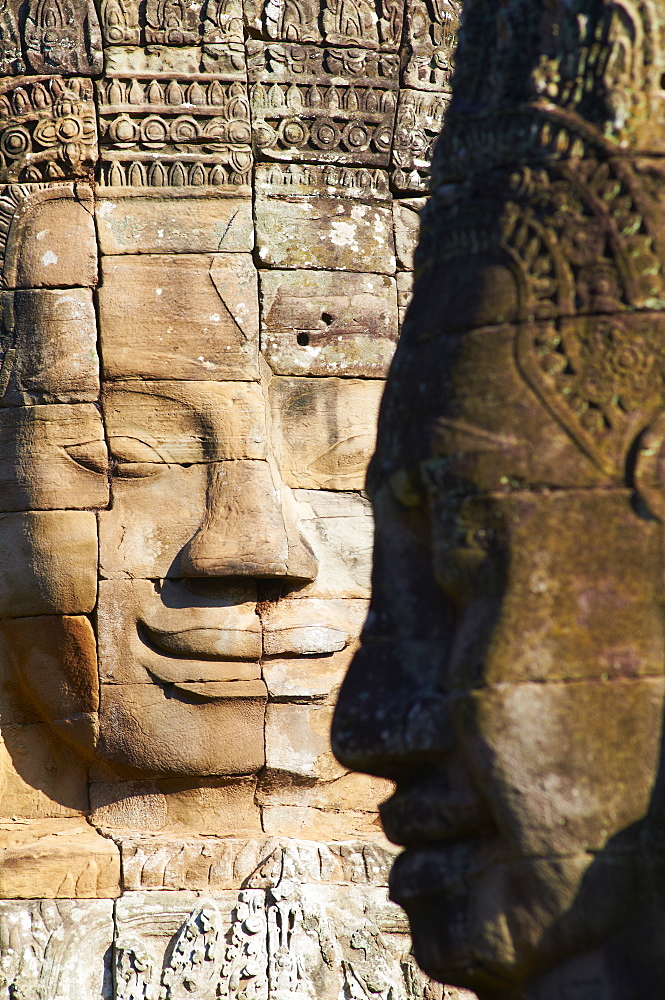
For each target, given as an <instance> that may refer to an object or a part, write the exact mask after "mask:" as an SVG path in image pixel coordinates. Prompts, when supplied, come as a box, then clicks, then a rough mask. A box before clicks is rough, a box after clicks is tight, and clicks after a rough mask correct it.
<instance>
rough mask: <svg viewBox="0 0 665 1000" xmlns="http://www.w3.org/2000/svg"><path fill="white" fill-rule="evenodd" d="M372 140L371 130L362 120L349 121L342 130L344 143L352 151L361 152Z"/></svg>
mask: <svg viewBox="0 0 665 1000" xmlns="http://www.w3.org/2000/svg"><path fill="white" fill-rule="evenodd" d="M369 142H370V130H369V129H368V128H367V127H366V126H365V125H363V123H362V122H349V124H348V125H347V126H346V128H345V129H344V131H343V132H342V145H343V146H344V148H345V149H348V150H349V152H351V153H361V152H363V151H364V150H366V149H367V147H368V146H369Z"/></svg>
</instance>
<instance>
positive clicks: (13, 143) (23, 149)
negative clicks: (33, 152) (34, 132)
mask: <svg viewBox="0 0 665 1000" xmlns="http://www.w3.org/2000/svg"><path fill="white" fill-rule="evenodd" d="M31 145H32V144H31V142H30V133H29V132H28V130H27V129H25V128H8V129H6V130H5V131H4V132H3V133H2V138H0V149H2V152H3V154H4V156H5V157H6V158H7V159H8V160H17V159H18V158H19V157H21V156H25V154H26V153H29V152H30V149H31Z"/></svg>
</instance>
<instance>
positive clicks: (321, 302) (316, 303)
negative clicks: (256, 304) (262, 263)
mask: <svg viewBox="0 0 665 1000" xmlns="http://www.w3.org/2000/svg"><path fill="white" fill-rule="evenodd" d="M261 300H262V302H261V307H262V308H261V350H262V352H263V355H264V357H265V358H266V360H267V361H268V364H269V365H270V367H271V368H272V370H273V371H274V372H275V373H276V374H277V375H342V376H346V377H349V378H350V377H352V376H362V377H364V378H371V377H373V378H379V377H381V376H383V375H385V373H386V371H387V369H388V365H389V364H390V360H391V358H392V356H393V352H394V350H395V341H396V340H397V301H396V287H395V281H394V279H393V278H388V277H386V276H385V275H368V274H351V273H349V272H342V273H341V274H340V273H337V272H335V271H264V272H263V273H262V275H261Z"/></svg>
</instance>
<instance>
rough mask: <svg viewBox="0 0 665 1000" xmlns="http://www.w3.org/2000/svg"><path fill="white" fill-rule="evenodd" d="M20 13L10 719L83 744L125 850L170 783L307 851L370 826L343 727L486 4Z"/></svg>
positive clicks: (94, 793) (12, 33)
mask: <svg viewBox="0 0 665 1000" xmlns="http://www.w3.org/2000/svg"><path fill="white" fill-rule="evenodd" d="M19 6H20V5H19V3H18V2H15V0H8V3H6V4H3V5H0V28H1V32H0V183H1V184H2V190H1V191H0V215H1V216H2V225H1V226H0V229H1V231H2V246H1V248H0V250H1V252H2V261H3V277H4V285H3V287H4V292H3V296H4V298H3V307H4V310H3V324H4V325H3V340H2V347H3V352H2V358H3V360H4V365H3V368H2V375H1V376H0V390H2V403H1V405H0V509H1V512H2V521H0V549H2V551H3V552H4V553H6V554H8V555H9V554H10V553H11V558H6V559H5V560H4V565H5V571H4V579H3V580H2V581H0V584H1V585H0V620H1V622H2V624H1V625H0V632H1V633H2V649H3V658H4V662H5V664H6V667H5V673H6V675H7V677H6V686H7V690H8V692H11V697H10V694H9V693H8V694H7V698H8V699H9V704H10V709H8V710H7V712H6V713H5V714H3V715H2V718H3V719H7V720H9V723H10V724H12V725H14V724H16V725H18V726H37V727H41V729H40V733H43V732H44V731H45V726H47V727H48V730H49V731H50V732H52V731H55V732H56V734H57V739H58V740H64V742H65V743H66V744H67V745H68V746H69V747H70V748H71V749H72V750H73V751H74V757H75V765H73V766H75V767H81V766H84V767H88V768H89V769H90V770H89V774H90V780H91V782H92V785H91V789H92V790H91V798H92V805H93V807H94V806H95V805H98V806H99V807H100V809H101V810H102V811H103V817H102V818H100V819H99V822H100V823H102V822H103V823H107V824H108V823H110V825H113V822H115V820H116V819H117V818H118V817H117V815H116V813H113V815H111V813H110V812H109V809H107V808H106V807H107V805H108V804H109V801H110V802H111V805H112V806H113V808H115V805H114V803H116V801H121V802H124V801H125V798H124V797H126V796H129V797H131V796H132V795H134V793H135V792H136V789H138V790H139V791H137V792H136V795H137V796H138V797H139V798H140V796H141V795H142V794H143V792H144V791H145V792H146V794H147V795H150V794H152V791H151V789H153V790H154V788H156V787H157V786H156V785H154V782H162V784H160V785H159V789H160V794H161V790H162V789H165V788H166V789H168V790H170V789H172V787H174V786H173V784H171V785H169V784H168V782H171V783H173V782H176V783H177V782H178V781H180V782H181V783H183V782H184V783H185V784H187V782H189V785H188V788H189V787H191V788H193V787H195V786H197V782H198V783H202V787H203V786H204V785H205V786H206V787H213V785H214V787H215V789H218V788H221V787H222V785H224V781H225V779H233V781H235V779H238V781H239V783H238V787H240V786H242V788H244V789H245V792H243V795H245V800H244V801H245V804H246V806H247V811H246V813H247V814H249V813H251V815H252V817H253V819H252V822H251V823H250V824H249V826H250V828H251V829H257V828H258V826H259V819H258V816H259V807H258V806H257V802H258V801H259V799H260V801H261V806H260V808H261V809H263V811H264V815H263V819H262V820H261V823H262V828H263V829H264V830H270V829H271V826H270V823H271V821H269V819H268V813H269V811H270V810H271V809H272V810H273V811H274V812H273V814H271V815H274V817H275V819H274V826H275V828H278V829H279V831H280V832H281V833H284V834H289V833H297V834H300V833H302V832H303V831H310V832H313V833H314V835H316V836H318V835H319V834H320V835H322V836H328V835H331V836H333V835H334V836H338V835H345V836H346V835H348V834H349V833H351V832H352V831H354V830H356V829H358V830H365V829H366V828H367V827H372V824H373V823H374V820H373V819H372V815H371V810H372V807H371V806H370V805H369V804H368V798H367V793H366V789H367V788H368V787H369V786H370V783H368V782H367V781H363V782H360V783H359V782H358V781H357V780H356V779H355V777H354V776H352V775H348V774H345V772H344V770H343V769H341V768H339V766H338V765H337V764H336V763H335V762H334V760H333V759H332V756H331V754H330V750H329V744H328V730H329V721H330V716H331V714H332V702H333V700H334V694H335V690H336V687H337V686H338V684H339V682H340V680H341V676H342V673H343V671H344V669H345V667H346V666H347V664H348V661H349V658H350V656H351V654H352V652H353V649H354V647H355V644H356V643H357V639H358V635H359V632H360V629H361V626H362V621H363V619H364V616H365V613H366V607H367V598H368V596H369V550H370V541H371V517H370V511H369V504H368V501H367V500H366V498H365V497H364V496H363V495H362V492H361V491H362V488H363V484H364V471H365V467H366V463H367V459H368V456H369V454H370V452H371V449H372V447H373V442H374V428H375V421H376V415H377V410H378V403H379V398H380V395H381V391H382V388H383V378H384V376H385V373H386V371H387V367H388V364H389V362H390V359H391V357H392V353H393V350H394V346H395V342H396V340H397V334H398V325H399V316H400V311H401V310H402V308H403V306H404V305H405V303H406V300H407V299H408V296H409V294H410V283H411V272H412V268H413V261H412V254H413V247H414V244H415V239H416V233H417V226H418V212H419V209H420V207H421V206H422V202H423V200H424V199H423V195H424V192H425V190H426V186H427V180H426V178H427V171H428V165H429V154H430V151H431V146H432V143H433V140H434V137H435V135H436V133H437V131H438V128H439V126H440V123H441V121H442V116H443V112H444V109H445V107H446V104H447V100H448V92H449V85H450V73H451V64H452V52H453V48H454V35H455V29H456V25H457V16H458V9H459V4H458V3H457V2H456V0H455V2H445V3H443V4H441V5H438V6H436V8H435V7H431V8H430V7H427V6H426V5H425V4H423V3H421V2H420V0H415V2H412V3H411V4H410V5H409V4H405V3H402V2H392V0H391V2H386V3H380V4H374V3H369V2H367V0H354V2H353V3H348V4H345V5H342V6H340V5H339V4H333V3H329V2H328V0H321V2H317V3H311V2H310V0H302V2H298V3H296V4H291V5H288V6H287V7H285V8H284V9H283V10H277V9H276V8H275V7H274V5H271V4H270V3H265V4H262V3H259V4H256V3H250V2H246V3H244V4H243V3H241V2H237V0H232V2H230V3H224V4H221V3H212V2H209V3H201V2H198V0H197V2H194V3H188V4H182V3H179V2H177V3H162V2H152V0H150V2H149V3H147V4H144V3H141V4H138V3H136V2H135V0H100V2H99V3H95V2H93V0H86V2H85V3H81V4H78V3H77V4H74V3H72V2H71V0H58V2H55V0H53V2H51V0H46V2H45V3H44V2H39V3H38V2H36V0H35V3H29V4H27V6H26V5H23V6H25V7H26V9H25V10H23V7H21V9H20V10H19ZM407 7H408V10H407ZM405 26H406V27H405ZM403 29H405V30H406V35H404V30H403ZM403 38H407V39H408V44H407V45H406V49H405V50H404V51H405V52H406V55H407V57H406V58H405V60H403V65H402V64H401V63H400V58H399V52H400V47H401V46H402V41H403ZM21 732H23V730H21ZM295 733H297V734H298V736H297V737H296V736H295V735H293V738H292V736H291V735H290V734H295ZM49 738H50V737H49ZM294 745H295V752H294ZM16 760H19V758H18V757H16ZM15 763H16V761H15V760H14V759H12V764H15ZM262 769H264V770H263V771H262V774H263V778H262V781H263V779H265V781H264V786H265V787H264V790H262V791H260V792H259V794H258V795H255V793H256V778H255V776H256V775H257V773H258V772H259V771H261V770H262ZM19 770H20V768H19ZM79 773H80V772H79ZM252 776H253V777H252ZM248 777H250V778H252V780H250V781H244V779H245V778H248ZM333 779H334V780H333ZM29 780H30V779H29ZM150 781H152V782H153V785H150V787H148V784H146V782H147V783H149V782H150ZM132 782H134V784H132ZM215 782H216V783H217V784H215ZM142 783H143V784H142ZM206 783H207V784H206ZM307 783H308V784H307ZM81 784H82V793H81V797H80V800H81V801H84V800H85V797H86V795H87V785H86V784H85V782H82V783H81ZM231 784H232V782H230V784H229V787H230V785H231ZM305 785H307V789H309V791H305ZM53 786H54V788H53V789H52V793H53V794H54V795H55V796H56V798H57V796H58V795H59V794H60V792H59V790H57V789H58V788H59V783H58V781H56V780H55V779H54V781H53ZM120 786H122V787H120ZM178 787H180V786H178ZM224 787H226V785H224ZM146 790H147V791H146ZM78 802H79V800H77V803H78ZM100 803H101V805H100ZM109 808H110V807H109ZM123 808H124V807H123ZM347 809H348V810H349V811H350V812H349V815H351V814H353V818H352V819H348V820H347V818H345V816H344V815H343V811H344V810H347ZM104 810H106V811H104ZM111 812H112V810H111ZM130 812H131V810H130ZM148 812H149V810H148ZM120 813H121V815H120V819H119V822H120V821H122V822H124V821H125V820H126V819H127V813H126V811H125V812H123V811H122V809H120ZM136 814H137V815H138V813H136ZM100 815H101V814H100ZM131 815H132V817H134V815H135V813H132V814H131ZM206 815H210V816H211V815H212V808H211V809H210V811H209V813H208V814H206ZM243 817H244V818H246V815H245V814H243V816H241V817H240V818H238V816H237V815H235V814H234V816H233V817H232V818H227V820H225V822H226V824H227V825H226V827H224V830H222V831H221V832H225V831H227V830H228V829H230V828H232V827H234V828H240V827H241V826H242V825H243V823H244V818H243ZM98 818H99V817H98ZM141 822H142V823H143V825H144V826H145V827H146V828H149V829H151V828H152V826H151V823H152V824H153V826H154V823H153V820H152V819H151V818H150V816H149V815H148V818H147V819H145V818H142V820H141ZM155 822H156V821H155ZM178 822H179V821H178ZM196 822H198V819H197V818H194V819H193V820H192V824H195V823H196ZM206 822H208V820H207V819H206ZM222 826H224V824H222ZM217 832H219V831H217Z"/></svg>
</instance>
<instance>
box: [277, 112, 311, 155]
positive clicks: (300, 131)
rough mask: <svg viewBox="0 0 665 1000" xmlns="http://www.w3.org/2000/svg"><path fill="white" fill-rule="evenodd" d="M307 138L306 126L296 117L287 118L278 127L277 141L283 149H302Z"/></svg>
mask: <svg viewBox="0 0 665 1000" xmlns="http://www.w3.org/2000/svg"><path fill="white" fill-rule="evenodd" d="M308 139H309V131H308V129H307V126H306V125H305V123H304V122H301V121H299V120H298V119H297V118H287V119H285V120H284V121H283V122H282V124H281V125H280V127H279V141H280V144H281V145H282V146H283V147H284V148H285V149H292V148H295V149H302V148H303V147H304V146H306V145H307V140H308Z"/></svg>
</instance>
